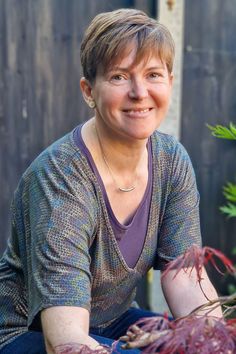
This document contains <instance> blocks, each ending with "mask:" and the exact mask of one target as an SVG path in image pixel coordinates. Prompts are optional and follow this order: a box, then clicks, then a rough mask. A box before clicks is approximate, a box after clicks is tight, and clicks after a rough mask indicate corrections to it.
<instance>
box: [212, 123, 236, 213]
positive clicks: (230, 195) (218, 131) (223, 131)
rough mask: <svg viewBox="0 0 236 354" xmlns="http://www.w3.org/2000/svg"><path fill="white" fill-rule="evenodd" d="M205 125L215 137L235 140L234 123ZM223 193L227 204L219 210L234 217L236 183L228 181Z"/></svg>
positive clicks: (235, 128) (235, 126)
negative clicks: (226, 125)
mask: <svg viewBox="0 0 236 354" xmlns="http://www.w3.org/2000/svg"><path fill="white" fill-rule="evenodd" d="M207 127H208V128H209V129H210V130H211V133H212V135H213V136H215V137H216V138H220V139H227V140H236V125H235V124H233V123H230V124H229V127H225V126H223V125H215V126H212V125H209V124H207ZM223 194H224V196H225V198H226V200H227V204H226V205H223V206H221V207H220V211H221V212H222V213H224V214H226V215H227V216H228V217H229V218H233V217H234V218H235V217H236V184H234V183H230V182H228V183H227V184H226V185H225V186H224V187H223Z"/></svg>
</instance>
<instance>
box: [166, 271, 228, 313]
mask: <svg viewBox="0 0 236 354" xmlns="http://www.w3.org/2000/svg"><path fill="white" fill-rule="evenodd" d="M175 273H176V270H171V271H169V272H168V273H167V274H166V275H165V276H164V277H162V281H161V283H162V289H163V293H164V296H165V298H166V301H167V303H168V305H169V307H170V310H171V312H172V314H173V316H174V317H176V318H178V317H183V316H186V315H188V314H189V313H190V312H191V311H193V310H194V309H195V308H197V307H198V306H200V305H203V304H205V303H206V302H208V301H209V300H214V299H216V298H217V297H218V295H217V293H216V290H215V288H214V287H213V285H212V283H211V281H210V279H209V278H208V275H207V273H206V270H205V269H203V272H202V280H201V287H202V289H201V287H200V285H199V283H198V281H197V274H196V270H195V269H194V268H193V269H192V268H189V269H187V270H186V269H184V270H181V271H180V272H179V273H178V274H177V276H176V277H175ZM202 290H203V291H202ZM203 292H204V293H205V295H206V296H205V295H204V293H203ZM206 297H207V298H206ZM206 311H209V308H208V309H207V310H206ZM202 314H204V313H202ZM209 314H210V315H211V316H216V317H222V316H223V315H222V311H221V308H220V307H218V308H217V309H215V310H213V311H211V312H210V313H209Z"/></svg>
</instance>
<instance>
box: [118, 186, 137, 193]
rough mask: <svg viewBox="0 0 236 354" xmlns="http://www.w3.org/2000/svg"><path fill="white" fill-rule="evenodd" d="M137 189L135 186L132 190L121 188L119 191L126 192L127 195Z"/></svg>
mask: <svg viewBox="0 0 236 354" xmlns="http://www.w3.org/2000/svg"><path fill="white" fill-rule="evenodd" d="M135 188H136V187H135V186H133V187H130V188H121V187H118V189H119V191H121V192H125V193H127V192H132V191H133V190H134V189H135Z"/></svg>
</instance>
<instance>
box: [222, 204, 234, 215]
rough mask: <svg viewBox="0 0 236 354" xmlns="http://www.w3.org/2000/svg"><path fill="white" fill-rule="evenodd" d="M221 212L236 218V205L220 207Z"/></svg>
mask: <svg viewBox="0 0 236 354" xmlns="http://www.w3.org/2000/svg"><path fill="white" fill-rule="evenodd" d="M220 211H221V212H222V213H224V214H226V215H228V217H229V218H233V217H236V205H235V204H232V203H228V204H227V205H224V206H222V207H220Z"/></svg>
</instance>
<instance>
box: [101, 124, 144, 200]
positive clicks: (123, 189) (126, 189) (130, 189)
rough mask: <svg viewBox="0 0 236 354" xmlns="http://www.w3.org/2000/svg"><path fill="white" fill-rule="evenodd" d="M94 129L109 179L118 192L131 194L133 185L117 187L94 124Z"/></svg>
mask: <svg viewBox="0 0 236 354" xmlns="http://www.w3.org/2000/svg"><path fill="white" fill-rule="evenodd" d="M94 127H95V130H96V135H97V138H98V143H99V147H100V150H101V153H102V158H103V161H104V162H105V165H106V166H107V169H108V171H109V173H110V175H111V178H112V179H113V182H114V184H115V185H116V187H117V189H118V190H119V191H120V192H125V193H127V192H132V191H133V190H134V189H135V188H136V186H135V185H133V186H130V187H128V188H122V187H119V185H118V183H117V181H116V178H115V175H114V172H113V171H112V169H111V167H110V166H109V163H108V161H107V159H106V156H105V153H104V150H103V147H102V142H101V140H100V136H99V134H98V131H97V127H96V125H95V124H94ZM136 178H137V176H136Z"/></svg>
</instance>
